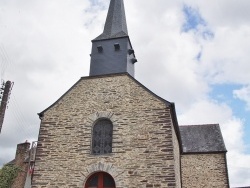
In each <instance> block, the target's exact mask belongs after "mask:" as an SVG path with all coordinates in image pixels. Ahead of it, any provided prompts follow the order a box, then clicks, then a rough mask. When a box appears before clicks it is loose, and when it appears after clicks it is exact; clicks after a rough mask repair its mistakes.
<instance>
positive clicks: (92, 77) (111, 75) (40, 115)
mask: <svg viewBox="0 0 250 188" xmlns="http://www.w3.org/2000/svg"><path fill="white" fill-rule="evenodd" d="M121 75H127V76H128V77H130V78H131V79H132V80H133V81H134V82H136V83H137V84H139V85H140V86H141V87H142V88H144V89H145V90H146V91H148V92H149V93H150V94H152V95H153V96H155V97H156V98H158V99H159V100H161V101H162V102H164V103H165V104H166V105H167V107H171V104H173V103H171V102H169V101H167V100H165V99H163V98H161V97H160V96H158V95H156V94H155V93H154V92H152V91H151V90H149V89H148V88H147V87H146V86H144V85H143V84H141V83H140V82H139V81H138V80H136V79H135V78H134V77H132V76H131V75H130V74H129V73H127V72H124V73H113V74H103V75H95V76H85V77H81V78H80V79H79V80H78V81H77V82H76V83H75V84H74V85H73V86H72V87H71V88H70V89H69V90H67V91H66V92H65V93H64V94H63V95H62V96H61V97H60V98H59V99H57V100H56V101H55V102H54V103H53V104H52V105H50V106H49V107H48V108H46V109H45V110H43V111H42V112H40V113H37V114H38V116H39V118H40V119H41V118H42V117H43V114H44V113H45V112H46V111H47V110H49V109H50V108H51V107H53V106H54V105H56V104H57V103H58V102H59V101H60V100H61V99H62V98H63V97H64V96H65V95H66V94H67V93H69V92H70V91H71V90H72V89H73V88H74V87H75V86H76V85H77V84H78V83H79V82H80V81H82V80H88V79H96V78H103V77H114V76H121Z"/></svg>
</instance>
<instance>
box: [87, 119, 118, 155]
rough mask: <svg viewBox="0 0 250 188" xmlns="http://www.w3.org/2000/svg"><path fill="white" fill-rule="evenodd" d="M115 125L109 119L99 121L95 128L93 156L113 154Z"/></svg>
mask: <svg viewBox="0 0 250 188" xmlns="http://www.w3.org/2000/svg"><path fill="white" fill-rule="evenodd" d="M112 136H113V125H112V122H111V121H110V120H108V119H100V120H98V121H97V122H96V123H95V125H94V127H93V137H92V154H95V155H102V154H107V153H112Z"/></svg>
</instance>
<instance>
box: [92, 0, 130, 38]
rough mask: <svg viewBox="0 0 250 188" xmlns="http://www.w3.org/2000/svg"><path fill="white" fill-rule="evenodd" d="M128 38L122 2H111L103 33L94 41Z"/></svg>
mask: <svg viewBox="0 0 250 188" xmlns="http://www.w3.org/2000/svg"><path fill="white" fill-rule="evenodd" d="M126 36H128V29H127V22H126V16H125V9H124V3H123V0H111V2H110V5H109V10H108V15H107V18H106V23H105V26H104V31H103V33H102V34H101V35H99V36H98V37H97V38H95V39H94V40H105V39H111V38H119V37H126Z"/></svg>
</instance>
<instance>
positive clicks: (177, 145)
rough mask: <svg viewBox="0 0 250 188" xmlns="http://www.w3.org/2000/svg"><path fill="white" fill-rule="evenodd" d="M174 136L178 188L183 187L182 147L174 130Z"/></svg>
mask: <svg viewBox="0 0 250 188" xmlns="http://www.w3.org/2000/svg"><path fill="white" fill-rule="evenodd" d="M172 135H173V138H172V139H173V146H174V162H175V178H176V187H181V170H180V168H181V164H180V160H181V159H180V147H179V141H178V139H177V135H176V134H175V130H174V129H172Z"/></svg>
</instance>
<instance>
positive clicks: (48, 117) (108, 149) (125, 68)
mask: <svg viewBox="0 0 250 188" xmlns="http://www.w3.org/2000/svg"><path fill="white" fill-rule="evenodd" d="M136 62H137V59H136V57H135V52H134V49H133V48H132V44H131V41H130V39H129V36H128V31H127V24H126V17H125V11H124V4H123V0H111V2H110V7H109V11H108V15H107V19H106V23H105V27H104V31H103V33H102V34H101V35H100V36H98V37H97V38H95V39H94V40H93V41H92V52H91V65H90V75H89V76H88V77H82V78H81V79H80V80H79V81H78V82H77V83H76V84H75V85H74V86H72V88H70V89H69V90H68V91H67V92H66V93H65V94H64V95H63V96H62V97H61V98H60V99H58V100H57V101H56V102H55V103H54V104H52V105H51V106H50V107H49V108H47V109H46V110H44V111H43V112H41V113H39V116H40V119H41V125H40V132H39V137H38V144H37V151H36V158H35V168H34V172H33V177H32V183H31V187H33V188H55V187H64V188H69V187H70V188H74V187H75V188H155V187H157V188H180V187H183V188H191V187H192V188H193V187H197V188H200V187H207V188H213V187H214V188H227V187H229V180H228V172H227V162H226V152H227V151H226V148H225V144H224V141H223V138H222V134H221V131H220V127H219V125H191V126H179V125H178V121H177V116H176V112H175V106H174V103H171V102H169V101H167V100H165V99H163V98H161V97H159V96H157V95H155V94H154V93H153V92H151V91H150V90H149V89H148V88H146V87H145V86H143V85H142V84H141V83H139V82H138V81H137V80H136V79H135V78H134V65H135V63H136Z"/></svg>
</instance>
